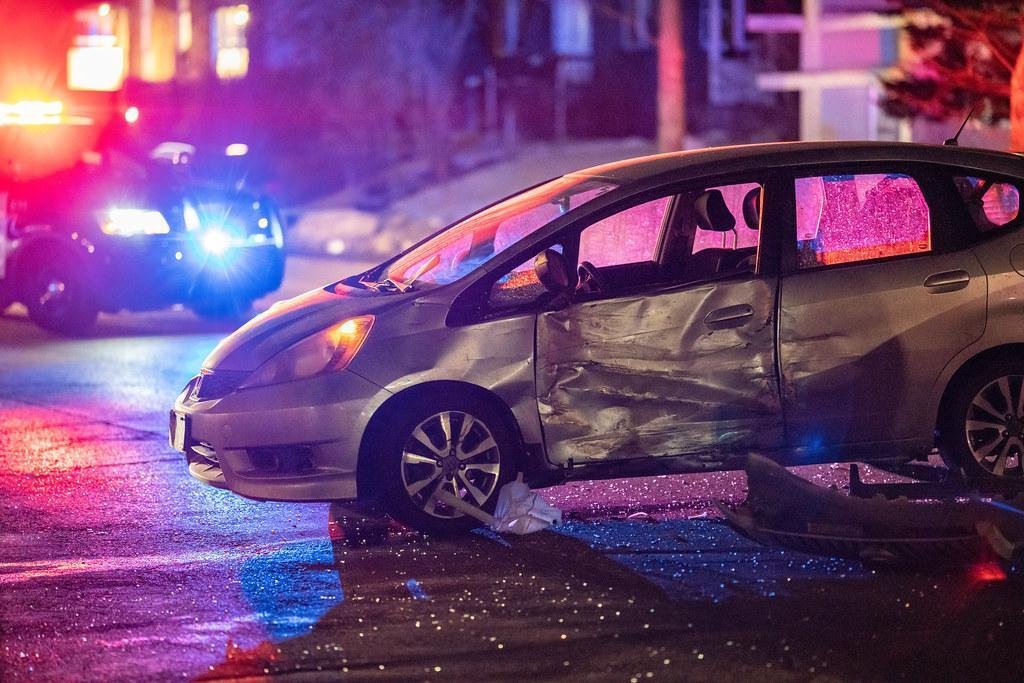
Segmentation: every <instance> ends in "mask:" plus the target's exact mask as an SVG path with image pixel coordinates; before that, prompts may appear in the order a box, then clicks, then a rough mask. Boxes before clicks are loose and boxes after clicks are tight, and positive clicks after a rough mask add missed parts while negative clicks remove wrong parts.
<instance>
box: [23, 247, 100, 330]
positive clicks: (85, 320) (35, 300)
mask: <svg viewBox="0 0 1024 683" xmlns="http://www.w3.org/2000/svg"><path fill="white" fill-rule="evenodd" d="M21 299H22V301H23V302H24V304H25V307H26V308H27V309H28V316H29V318H30V319H31V320H32V322H34V323H35V324H36V325H38V326H39V327H41V328H43V329H44V330H47V331H49V332H53V333H55V334H60V335H65V336H78V335H82V334H85V333H87V332H89V331H90V330H91V329H92V327H93V325H94V324H95V323H96V316H97V315H98V314H99V309H98V307H97V306H96V303H95V296H94V293H93V292H92V291H91V290H90V288H89V285H88V283H87V281H86V279H85V278H83V277H82V276H81V275H80V274H79V273H78V272H77V269H76V268H75V267H74V264H73V263H70V262H68V261H66V260H55V261H53V262H52V263H47V264H43V265H41V266H39V267H38V268H34V269H33V270H32V271H31V272H30V273H29V274H28V277H26V278H25V282H24V284H23V286H22V289H21Z"/></svg>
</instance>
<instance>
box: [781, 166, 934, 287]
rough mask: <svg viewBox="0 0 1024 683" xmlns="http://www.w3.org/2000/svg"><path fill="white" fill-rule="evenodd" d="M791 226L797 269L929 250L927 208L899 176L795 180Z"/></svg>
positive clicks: (911, 181) (909, 182)
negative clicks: (794, 236) (794, 241)
mask: <svg viewBox="0 0 1024 683" xmlns="http://www.w3.org/2000/svg"><path fill="white" fill-rule="evenodd" d="M796 223H797V225H796V240H797V242H796V246H797V254H798V260H797V263H798V266H799V267H800V268H814V267H817V266H829V265H837V264H841V263H853V262H858V261H867V260H872V259H879V258H887V257H891V256H900V255H905V254H917V253H922V252H927V251H929V250H930V249H931V215H930V211H929V209H928V203H927V202H926V201H925V198H924V194H923V193H922V192H921V187H920V185H918V183H917V181H916V180H914V179H913V178H912V177H910V176H908V175H905V174H902V173H864V174H856V175H826V176H812V177H807V178H797V179H796Z"/></svg>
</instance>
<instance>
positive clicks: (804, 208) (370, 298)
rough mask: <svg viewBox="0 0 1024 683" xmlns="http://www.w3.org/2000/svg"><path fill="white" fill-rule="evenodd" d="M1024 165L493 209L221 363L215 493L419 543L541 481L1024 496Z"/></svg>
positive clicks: (855, 151)
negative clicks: (847, 463)
mask: <svg viewBox="0 0 1024 683" xmlns="http://www.w3.org/2000/svg"><path fill="white" fill-rule="evenodd" d="M1022 188H1024V158H1022V157H1021V156H1019V155H1012V154H1004V153H998V152H990V151H981V150H969V149H961V148H956V147H937V146H926V145H911V144H887V143H782V144H768V145H753V146H742V147H729V148H719V149H707V150H700V151H692V152H681V153H673V154H663V155H658V156H653V157H647V158H641V159H633V160H628V161H622V162H618V163H612V164H608V165H605V166H599V167H596V168H591V169H588V170H585V171H580V172H578V173H571V174H568V175H566V176H563V177H560V178H556V179H554V180H551V181H549V182H546V183H543V184H541V185H538V186H536V187H533V188H531V189H528V190H526V191H524V192H521V193H519V194H515V195H512V196H511V197H509V198H508V199H505V200H503V201H500V202H498V203H496V204H494V205H492V206H490V207H488V208H485V209H483V210H482V211H480V212H479V213H476V214H474V215H472V216H470V217H468V218H466V219H464V220H462V221H459V222H458V223H456V224H454V225H452V226H450V227H449V228H446V229H445V230H442V231H441V232H439V233H437V234H435V235H434V236H432V237H430V238H428V239H426V240H425V241H423V242H421V243H420V244H418V245H416V246H414V247H412V248H411V249H409V250H408V251H406V252H404V253H402V254H399V255H398V256H396V257H394V258H392V259H391V260H389V261H387V262H385V263H383V264H381V265H380V266H378V267H376V268H374V269H372V270H370V271H367V272H365V273H362V274H360V275H356V276H353V277H349V278H346V279H344V280H341V281H340V282H337V283H335V284H332V285H329V286H327V287H324V288H323V289H320V290H315V291H312V292H309V293H307V294H305V295H302V296H300V297H298V298H295V299H292V300H290V301H287V302H283V303H282V304H279V305H277V306H275V307H274V308H272V309H271V310H269V311H268V312H266V313H264V314H262V315H260V316H258V317H257V318H255V319H254V320H252V321H250V322H249V323H248V324H246V325H245V326H243V327H242V328H241V329H239V330H238V331H237V332H235V333H234V334H232V335H231V336H229V337H227V338H226V339H224V340H223V341H222V342H221V343H220V344H219V345H218V346H217V348H216V349H214V351H213V352H212V353H211V354H210V356H209V357H208V358H207V359H206V361H205V363H204V365H203V368H202V371H201V373H200V374H199V375H198V376H196V377H195V378H194V379H193V380H192V381H190V382H189V383H188V385H187V386H186V387H185V388H184V390H183V391H182V393H181V394H180V395H179V396H178V397H177V400H176V401H175V404H174V408H173V411H172V413H171V424H170V437H171V443H172V444H173V445H174V447H175V448H177V449H178V450H181V451H184V453H185V455H186V459H187V461H188V464H189V470H190V472H191V473H192V474H193V476H195V477H197V478H199V479H201V480H203V481H205V482H207V483H210V484H213V485H215V486H221V487H225V488H228V489H230V490H232V491H235V492H236V493H239V494H242V495H244V496H248V497H251V498H259V499H275V500H336V499H355V498H357V497H358V498H362V499H367V500H383V501H384V502H385V503H386V505H387V506H388V508H389V509H390V510H391V511H392V512H393V513H394V514H395V515H397V516H398V517H400V518H401V519H403V520H405V521H406V522H408V523H410V524H412V525H414V526H416V527H419V528H421V529H426V530H432V531H449V530H454V529H461V528H466V527H468V526H470V525H471V524H472V520H470V519H468V518H467V517H464V516H463V515H462V514H461V513H460V512H458V511H457V510H455V509H453V508H451V507H449V506H447V505H446V504H445V503H443V502H442V501H440V500H439V499H438V497H437V496H436V495H435V493H437V492H439V491H441V490H445V491H447V492H448V493H451V494H453V495H456V496H458V497H460V498H462V499H463V500H465V501H468V502H470V503H472V504H474V505H478V506H480V507H483V508H490V507H491V506H493V504H494V501H495V499H496V497H497V492H498V490H499V489H500V488H501V486H502V485H503V484H504V483H505V482H507V481H509V480H510V479H511V478H513V477H514V476H515V474H516V472H518V471H523V472H524V473H525V476H526V479H527V481H528V482H530V483H531V484H532V485H534V486H541V485H547V484H552V483H557V482H561V481H565V480H567V479H593V478H603V477H618V476H627V475H640V474H652V473H662V472H703V471H711V470H721V469H729V468H734V467H737V466H739V465H740V464H741V463H742V462H743V460H744V458H745V456H746V455H747V454H749V453H751V452H759V453H762V454H766V455H768V456H770V457H771V458H773V459H774V460H776V461H778V462H782V463H785V464H798V463H799V464H803V463H812V462H829V461H836V460H848V459H860V460H869V461H870V460H882V459H904V460H906V459H912V458H915V457H923V456H926V455H927V454H928V453H929V452H930V451H931V450H932V449H933V447H935V446H938V447H939V448H940V449H941V452H942V454H943V456H944V457H945V458H946V459H947V460H948V461H949V463H951V464H953V465H956V466H961V467H963V468H965V469H966V470H967V471H968V473H969V474H971V475H972V476H976V477H991V476H995V477H1022V476H1024V462H1022V459H1024V457H1022V456H1024V452H1022V451H1024V324H1022V321H1024V315H1022V314H1024V231H1022V230H1021V226H1022V224H1024V218H1022V217H1021V213H1020V194H1021V190H1022Z"/></svg>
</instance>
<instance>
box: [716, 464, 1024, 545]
mask: <svg viewBox="0 0 1024 683" xmlns="http://www.w3.org/2000/svg"><path fill="white" fill-rule="evenodd" d="M746 472H747V487H748V494H747V500H746V501H744V502H743V503H742V504H741V505H739V506H738V507H736V508H735V509H730V508H727V507H724V506H723V507H722V512H723V514H724V515H725V517H726V520H727V521H728V522H729V524H730V525H731V526H732V527H733V528H735V529H736V530H737V531H739V532H740V533H742V534H744V535H745V536H747V537H749V538H751V539H752V540H755V541H757V542H759V543H764V544H766V545H779V546H783V547H787V548H792V549H794V550H799V551H801V552H806V553H813V554H819V555H838V556H841V557H852V558H856V559H860V560H863V561H865V562H871V563H937V562H938V563H941V562H962V561H972V560H974V559H977V558H979V557H981V556H983V555H985V554H991V552H992V551H995V552H996V553H998V554H1000V555H1001V556H1003V557H1005V558H1007V559H1010V558H1012V557H1014V556H1017V555H1019V554H1020V553H1021V550H1022V549H1024V512H1022V511H1021V510H1020V509H1017V508H1014V507H1011V506H1007V505H1004V504H1001V503H993V502H988V501H984V500H979V499H975V498H952V499H942V500H935V501H931V502H911V501H909V500H906V499H902V500H887V499H884V498H872V499H863V498H857V497H852V496H845V495H842V494H840V493H838V492H836V491H833V490H830V489H825V488H822V487H820V486H816V485H814V484H812V483H811V482H809V481H807V480H805V479H801V478H800V477H798V476H796V475H794V474H791V473H790V472H788V471H787V470H786V469H785V468H783V467H781V466H779V465H777V464H775V463H774V462H772V461H770V460H768V459H766V458H763V457H760V456H756V455H752V456H750V458H749V459H748V461H747V466H746Z"/></svg>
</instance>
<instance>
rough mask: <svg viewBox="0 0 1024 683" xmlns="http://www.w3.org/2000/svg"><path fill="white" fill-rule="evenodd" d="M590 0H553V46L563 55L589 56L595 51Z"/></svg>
mask: <svg viewBox="0 0 1024 683" xmlns="http://www.w3.org/2000/svg"><path fill="white" fill-rule="evenodd" d="M590 11H591V6H590V2H589V0H552V1H551V47H552V51H553V52H554V53H555V54H556V55H559V56H561V57H589V56H590V55H591V54H592V53H593V51H594V40H593V35H592V33H591V17H590Z"/></svg>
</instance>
